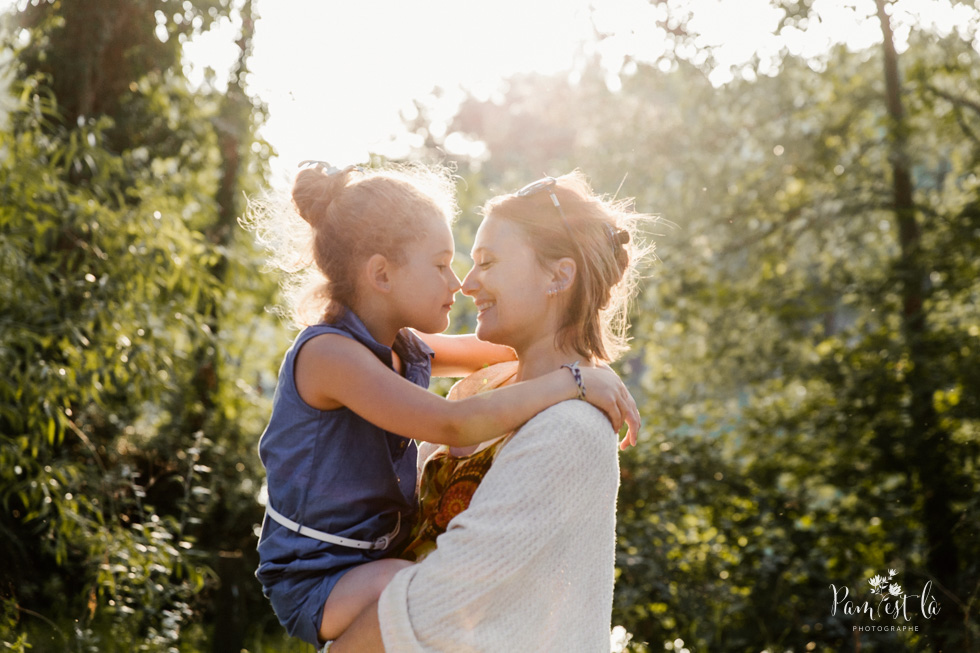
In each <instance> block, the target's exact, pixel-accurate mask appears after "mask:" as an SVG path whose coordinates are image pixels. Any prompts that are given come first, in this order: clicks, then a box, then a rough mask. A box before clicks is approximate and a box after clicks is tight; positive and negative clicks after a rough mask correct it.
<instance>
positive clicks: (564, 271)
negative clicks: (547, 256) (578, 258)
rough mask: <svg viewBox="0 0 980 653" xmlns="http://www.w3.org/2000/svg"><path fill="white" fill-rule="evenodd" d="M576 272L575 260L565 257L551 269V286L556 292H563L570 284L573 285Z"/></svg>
mask: <svg viewBox="0 0 980 653" xmlns="http://www.w3.org/2000/svg"><path fill="white" fill-rule="evenodd" d="M577 270H578V269H577V267H576V265H575V259H573V258H572V257H570V256H565V257H563V258H560V259H558V260H557V261H555V262H554V264H553V265H552V268H551V273H552V284H553V285H554V287H555V288H556V290H557V291H558V292H563V291H565V290H568V289H569V288H571V287H572V284H573V283H575V274H576V272H577Z"/></svg>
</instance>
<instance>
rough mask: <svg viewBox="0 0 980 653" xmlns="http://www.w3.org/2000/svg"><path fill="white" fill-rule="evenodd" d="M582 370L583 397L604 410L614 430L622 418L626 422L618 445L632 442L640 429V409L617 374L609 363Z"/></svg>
mask: <svg viewBox="0 0 980 653" xmlns="http://www.w3.org/2000/svg"><path fill="white" fill-rule="evenodd" d="M581 372H582V383H583V384H584V385H585V400H586V401H587V402H589V403H590V404H592V405H593V406H595V407H596V408H598V409H599V410H601V411H602V412H604V413H605V414H606V416H607V417H608V418H609V422H610V423H611V424H612V427H613V429H615V430H616V432H617V433H618V432H619V430H620V429H621V428H622V427H623V423H624V422H625V423H626V425H627V426H628V429H627V431H626V437H624V438H623V440H622V442H620V443H619V448H620V449H626V447H629V446H635V445H636V435H637V433H638V432H639V430H640V411H639V409H637V407H636V401H634V400H633V395H631V394H630V392H629V390H627V389H626V386H625V385H623V382H622V380H620V378H619V376H617V375H616V373H615V372H613V371H612V370H611V369H609V368H608V367H599V368H596V367H583V368H581Z"/></svg>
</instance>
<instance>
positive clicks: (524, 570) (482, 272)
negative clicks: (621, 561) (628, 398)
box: [331, 173, 640, 653]
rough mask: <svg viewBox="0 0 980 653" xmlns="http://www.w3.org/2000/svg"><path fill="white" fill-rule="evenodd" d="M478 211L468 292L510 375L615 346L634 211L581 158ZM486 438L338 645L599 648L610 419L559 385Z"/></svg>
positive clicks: (610, 352)
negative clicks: (455, 498) (477, 469)
mask: <svg viewBox="0 0 980 653" xmlns="http://www.w3.org/2000/svg"><path fill="white" fill-rule="evenodd" d="M484 214H485V218H484V221H483V223H482V224H481V226H480V229H479V230H478V232H477V236H476V241H475V243H474V248H473V261H474V267H473V270H471V271H470V273H469V274H468V275H467V276H466V279H465V280H464V281H463V293H464V294H466V295H469V296H470V297H472V298H473V300H474V301H475V302H476V305H477V308H478V311H479V313H478V316H477V320H478V326H477V332H476V333H477V335H478V336H479V337H480V339H482V340H487V341H490V342H495V343H498V344H504V345H507V346H510V347H512V348H513V349H514V350H515V351H516V352H517V356H518V364H517V369H516V373H515V374H514V375H513V380H516V381H521V380H527V379H532V378H535V377H537V376H540V375H542V374H544V373H546V372H548V371H551V370H553V369H555V368H556V367H559V366H563V365H568V366H570V367H571V368H572V369H574V368H575V364H576V362H577V363H578V365H581V366H594V365H596V364H601V363H602V362H604V361H608V360H611V359H612V358H613V357H614V356H615V355H617V354H618V353H619V352H621V351H622V349H623V348H624V343H625V338H624V334H623V330H624V329H623V327H624V326H625V320H624V317H625V308H626V306H625V305H626V300H627V298H628V296H629V293H630V290H631V288H632V285H633V280H634V278H635V277H634V272H635V264H636V261H637V258H638V254H640V252H639V250H638V249H637V248H636V246H635V240H634V239H633V238H632V234H633V230H634V224H635V221H636V219H637V218H638V217H639V216H637V215H636V214H634V213H632V212H631V211H629V210H628V209H627V207H626V206H625V205H624V204H623V203H618V204H614V203H610V202H607V201H604V200H602V199H601V198H599V197H597V196H596V195H594V194H593V192H592V190H591V189H590V188H589V185H588V183H587V182H586V181H585V179H584V178H583V177H582V176H581V175H579V174H576V173H573V174H571V175H566V176H564V177H561V178H559V179H553V178H545V179H542V180H540V181H538V182H534V183H533V184H530V185H528V186H526V187H525V188H523V189H521V190H520V191H518V192H517V193H514V194H511V195H505V196H501V197H498V198H494V199H492V200H490V201H489V202H488V204H487V206H486V207H485V211H484ZM617 327H618V328H617ZM493 376H495V375H494V374H493V373H492V372H491V374H489V375H488V376H487V377H486V378H487V379H488V381H489V379H490V378H491V377H493ZM497 376H499V375H497ZM504 376H506V375H504ZM475 385H477V386H479V385H481V383H480V382H477V383H476V384H475ZM488 385H489V383H488ZM585 390H586V391H587V389H585ZM491 446H495V447H496V450H495V452H494V454H493V456H492V460H491V462H492V465H490V466H489V469H486V470H485V473H484V475H483V477H482V481H480V483H479V487H478V488H477V489H476V491H475V492H474V493H473V494H472V498H471V499H470V500H469V505H468V508H467V509H466V510H465V511H463V512H461V513H460V514H458V516H456V517H455V518H454V519H452V521H451V523H449V524H448V528H447V529H446V531H445V532H444V533H442V534H441V535H440V536H439V538H438V542H437V544H438V547H437V548H436V549H435V550H434V551H432V552H431V553H428V552H427V551H425V552H426V553H428V555H427V557H425V559H424V560H422V561H421V562H420V563H419V564H416V565H412V566H411V567H409V568H406V569H404V570H402V571H401V572H399V573H398V574H397V575H396V576H395V577H394V579H393V580H392V581H391V583H390V584H389V585H388V587H387V588H386V589H385V591H384V593H383V594H382V595H381V598H380V600H379V601H378V603H377V607H375V606H370V607H368V609H367V610H365V612H363V613H362V614H361V616H360V617H359V618H358V620H357V621H356V622H355V623H354V625H353V626H352V627H351V628H350V629H349V630H348V631H347V632H346V633H345V634H344V635H343V636H342V637H341V638H340V639H339V640H337V642H336V643H335V644H334V647H333V648H332V649H331V651H332V653H346V652H354V651H356V652H362V651H388V652H389V653H397V652H400V651H412V652H423V651H425V652H429V651H447V652H448V651H453V652H456V651H608V649H609V626H610V614H611V610H612V595H613V573H614V556H615V511H616V492H617V490H618V485H619V470H618V461H617V454H616V434H615V433H614V432H613V430H612V428H611V427H610V426H609V422H608V420H606V419H605V417H604V416H603V415H602V413H601V412H599V411H598V410H596V409H594V408H592V407H591V406H589V405H587V404H586V403H585V402H581V401H566V402H563V403H560V404H557V405H556V406H553V407H551V408H549V409H547V410H545V411H544V412H542V413H540V414H539V415H537V416H536V417H534V418H533V419H531V420H530V421H528V422H527V423H526V424H524V426H522V427H521V428H520V429H519V430H518V431H517V432H516V433H515V434H513V435H512V436H509V437H508V438H506V440H504V441H498V442H497V443H495V444H494V445H491ZM453 453H454V454H456V455H457V456H458V457H461V456H465V455H467V454H471V453H472V452H467V451H456V452H453ZM477 453H479V452H477ZM472 455H476V454H472ZM444 458H445V456H444ZM457 459H461V458H457ZM425 474H426V476H428V475H429V472H428V469H427V470H426V472H425ZM426 480H427V479H426V478H423V481H422V483H423V486H424V485H425V483H426ZM423 512H426V511H425V507H424V506H423ZM424 526H425V525H424V524H423V528H424ZM423 548H424V547H423Z"/></svg>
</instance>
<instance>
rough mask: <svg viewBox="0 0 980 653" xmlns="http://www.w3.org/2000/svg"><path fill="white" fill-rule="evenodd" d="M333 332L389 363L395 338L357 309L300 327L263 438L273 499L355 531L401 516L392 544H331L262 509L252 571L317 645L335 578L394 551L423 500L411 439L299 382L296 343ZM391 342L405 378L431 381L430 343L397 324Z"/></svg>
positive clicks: (307, 520)
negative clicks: (378, 547)
mask: <svg viewBox="0 0 980 653" xmlns="http://www.w3.org/2000/svg"><path fill="white" fill-rule="evenodd" d="M328 333H333V334H339V335H342V336H345V337H347V338H351V339H353V340H356V341H357V342H359V343H361V344H362V345H364V346H365V347H367V348H368V349H370V350H371V352H372V353H374V355H375V356H377V357H378V359H379V360H380V361H381V362H383V363H384V364H385V365H387V366H388V367H389V368H391V367H392V355H391V352H392V348H389V347H387V346H385V345H382V344H380V343H378V342H377V341H376V340H374V338H373V337H372V336H371V334H370V333H369V332H368V330H367V328H366V327H365V326H364V324H363V323H362V322H361V320H360V319H359V318H358V317H357V316H356V315H354V313H353V312H351V311H346V312H345V313H344V314H343V315H342V316H341V317H340V319H338V320H337V322H336V323H334V324H317V325H314V326H311V327H307V328H306V329H304V330H303V331H302V332H301V333H300V334H299V335H298V336H297V337H296V340H295V341H294V342H293V345H292V347H290V349H289V351H287V352H286V355H285V358H284V360H283V363H282V366H281V368H280V370H279V382H278V385H277V386H276V392H275V396H274V397H273V402H272V416H271V417H270V420H269V425H268V426H267V427H266V429H265V432H264V433H263V434H262V438H261V439H260V441H259V457H260V458H261V460H262V464H263V465H264V466H265V470H266V478H267V484H268V494H269V498H268V501H269V504H270V505H271V506H272V507H273V508H274V509H275V510H276V511H278V512H279V513H281V514H282V515H283V516H285V517H286V518H288V519H290V520H292V521H295V522H298V523H299V524H302V525H303V526H306V527H309V528H312V529H316V530H318V531H322V532H326V533H330V534H332V535H337V536H341V537H346V538H350V539H354V540H367V541H372V540H375V539H377V538H379V537H381V536H383V535H385V534H387V533H390V532H391V531H392V530H394V529H395V525H396V523H398V520H399V519H400V520H401V527H400V530H399V532H398V534H397V535H396V536H395V537H394V538H393V540H392V542H391V544H390V545H389V546H388V548H387V549H385V550H383V551H372V550H362V549H356V548H350V547H345V546H339V545H336V544H327V543H324V542H321V541H319V540H316V539H313V538H310V537H306V536H304V535H300V534H298V533H295V532H293V531H292V530H290V529H288V528H286V527H284V526H282V525H281V524H280V523H278V522H277V521H274V520H273V519H271V518H269V516H268V515H267V516H266V518H265V520H264V522H263V524H262V534H261V536H260V538H259V544H258V552H259V568H258V570H257V571H256V573H255V575H256V577H257V578H258V579H259V581H260V582H261V583H262V588H263V592H264V594H265V596H266V597H267V598H268V599H269V600H270V601H271V602H272V607H273V609H274V610H275V612H276V616H277V617H278V618H279V622H280V623H281V624H282V625H283V626H284V627H285V628H286V630H287V632H289V634H290V635H292V636H295V637H299V638H300V639H302V640H304V641H306V642H309V643H311V644H313V645H314V646H319V644H320V642H319V641H318V638H317V631H318V630H319V627H320V619H321V617H322V614H323V604H324V602H326V600H327V597H328V596H329V595H330V592H331V590H333V587H334V585H336V584H337V581H338V580H340V577H341V576H343V575H344V573H346V572H347V571H349V570H350V569H351V568H352V567H354V566H356V565H360V564H363V563H365V562H369V561H371V560H377V559H380V558H385V557H389V556H390V555H391V554H392V553H394V552H395V551H396V550H397V549H398V548H399V546H400V545H401V544H402V543H404V541H405V539H406V538H407V537H408V536H409V534H410V533H411V530H412V523H413V520H414V518H415V512H416V508H417V502H416V498H415V492H416V473H417V471H416V458H417V450H416V446H415V442H414V441H412V440H410V439H408V438H403V437H401V436H398V435H395V434H394V433H389V432H388V431H385V430H383V429H381V428H378V427H377V426H375V425H373V424H371V423H370V422H368V421H366V420H364V419H363V418H361V417H359V416H358V415H356V414H355V413H354V412H353V411H351V410H349V409H348V408H346V407H343V408H338V409H336V410H329V411H321V410H317V409H315V408H313V407H311V406H310V405H309V404H307V403H306V402H304V401H303V400H302V399H301V398H300V396H299V394H298V392H297V391H296V383H295V378H294V367H295V361H296V354H297V352H299V350H300V348H301V347H302V346H303V345H304V344H305V343H306V342H308V341H309V340H310V339H311V338H314V337H316V336H319V335H323V334H328ZM393 349H394V351H395V353H397V354H398V356H399V358H401V360H402V371H403V374H404V376H405V378H407V379H408V380H409V381H411V382H413V383H415V384H417V385H419V386H421V387H423V388H426V387H428V385H429V377H430V375H431V371H432V350H431V349H430V348H429V347H428V346H427V345H426V344H425V343H424V342H422V341H421V340H420V339H418V338H417V337H416V336H415V335H414V334H412V333H411V332H410V331H408V330H402V331H401V332H400V333H399V334H398V337H397V338H396V340H395V344H394V348H393Z"/></svg>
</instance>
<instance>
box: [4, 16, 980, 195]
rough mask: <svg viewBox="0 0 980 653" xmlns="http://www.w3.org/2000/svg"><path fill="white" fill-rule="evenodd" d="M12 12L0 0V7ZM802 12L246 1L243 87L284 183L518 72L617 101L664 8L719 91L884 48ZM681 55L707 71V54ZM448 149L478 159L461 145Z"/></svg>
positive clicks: (385, 148)
mask: <svg viewBox="0 0 980 653" xmlns="http://www.w3.org/2000/svg"><path fill="white" fill-rule="evenodd" d="M26 1H27V0H20V3H19V4H21V5H22V4H24V3H25V2H26ZM235 1H236V2H239V3H240V2H241V0H235ZM17 4H18V2H17V0H0V10H2V9H5V8H7V7H10V6H14V5H17ZM812 8H813V16H812V18H811V20H810V21H809V23H808V24H806V25H803V26H801V28H800V29H797V28H795V27H790V28H787V29H785V30H784V31H783V33H782V34H781V35H780V36H778V37H777V36H776V35H774V34H773V31H774V30H775V28H776V26H777V24H778V22H779V20H780V18H781V16H782V10H781V9H777V8H775V7H774V6H773V4H772V3H771V2H770V1H769V0H738V1H737V2H736V1H734V0H666V2H665V3H659V4H651V2H649V1H648V0H541V1H540V2H535V3H528V2H524V1H521V0H497V1H496V2H493V3H486V2H478V1H476V0H427V1H426V2H407V1H405V0H362V1H360V2H356V3H353V2H352V3H347V2H339V1H334V0H255V9H256V11H257V13H258V15H259V20H258V22H257V24H256V37H255V44H254V53H253V55H252V58H251V61H250V67H251V75H250V76H249V80H248V81H249V84H250V91H251V92H252V93H253V94H257V95H258V96H259V97H260V98H261V99H262V100H263V101H265V102H266V103H267V104H268V107H269V120H268V123H267V124H266V125H265V126H264V127H263V128H262V132H261V133H262V135H263V136H264V137H265V138H266V139H267V140H268V141H269V142H270V143H272V145H273V147H275V149H276V150H277V151H278V154H279V156H278V160H277V161H274V171H275V172H276V174H277V175H279V176H282V177H285V176H288V175H291V174H292V171H293V167H294V165H295V163H296V162H298V161H300V160H302V159H306V158H316V159H324V160H329V161H333V162H337V163H338V164H341V163H348V162H359V161H364V160H366V159H367V158H368V155H369V153H378V154H384V155H387V156H392V157H399V156H404V155H405V154H406V153H407V152H408V151H409V149H410V148H411V146H412V145H414V144H417V141H418V140H419V137H418V136H417V135H411V134H407V133H406V130H405V128H404V119H405V118H406V117H408V118H410V117H411V116H412V115H413V114H414V113H415V108H414V105H413V101H414V100H420V99H424V101H425V105H426V106H427V107H430V108H431V109H430V110H432V111H434V112H435V114H436V115H435V116H434V117H435V119H436V123H435V125H434V126H435V128H436V129H445V127H446V125H445V121H448V120H449V119H450V118H451V117H452V115H453V114H454V111H455V108H456V107H457V106H458V103H459V102H460V101H461V100H462V99H463V98H464V97H465V95H466V94H467V93H470V94H473V95H476V96H477V97H481V98H490V97H493V96H494V95H495V94H499V92H500V88H501V84H502V80H504V79H506V78H507V77H508V76H510V75H513V74H515V73H521V72H538V73H542V74H554V73H562V72H566V73H567V74H569V75H570V79H572V80H574V79H576V77H575V75H576V70H577V69H579V68H580V67H581V64H582V63H583V61H584V58H585V57H591V56H597V57H598V59H599V61H600V62H601V64H602V66H603V68H604V69H605V70H606V71H607V74H606V85H607V86H608V87H609V89H610V91H612V92H616V91H618V89H619V88H620V87H621V79H620V78H621V76H622V75H630V74H632V73H633V72H635V71H636V70H637V62H639V63H649V64H654V65H657V66H658V67H660V69H662V70H668V69H669V68H670V66H671V63H670V61H669V60H668V59H667V58H666V57H665V55H666V54H667V53H668V52H669V51H670V49H671V48H673V47H674V46H675V45H676V44H675V43H674V41H675V37H674V36H673V35H672V34H670V33H669V31H668V30H667V29H665V28H664V26H663V25H662V23H663V22H664V21H665V20H666V19H667V17H668V9H669V11H670V12H672V14H673V15H679V16H680V17H681V18H682V19H683V20H684V21H685V22H686V23H687V29H688V30H690V31H691V32H693V33H695V35H696V38H695V45H696V46H697V47H698V48H704V47H710V48H711V49H712V55H713V57H714V59H715V60H716V61H717V62H718V66H717V68H715V69H714V70H713V71H712V72H711V73H710V75H709V78H710V80H711V82H712V83H713V84H716V85H719V84H725V83H728V82H729V81H731V80H733V79H735V78H736V77H743V78H746V79H750V80H751V79H754V78H755V76H756V75H757V74H763V75H766V74H773V73H775V72H776V71H777V70H778V67H779V61H780V57H781V52H782V51H783V50H785V51H788V52H789V53H791V54H793V55H797V56H801V57H804V58H806V59H808V60H810V61H811V66H812V67H814V68H815V69H820V68H821V67H822V66H823V65H825V64H824V63H823V57H824V55H825V54H826V53H827V51H828V50H829V49H830V47H832V46H833V45H836V44H843V45H845V46H846V47H848V48H850V49H854V50H857V49H862V48H867V47H870V46H873V45H874V44H875V43H877V42H879V41H880V39H881V35H880V27H879V25H878V23H877V17H876V14H875V4H874V1H873V0H814V2H813V5H812ZM890 10H891V13H892V21H893V25H894V29H895V37H896V45H897V47H898V48H899V51H902V50H904V49H905V48H906V47H907V40H908V37H909V33H910V26H911V25H912V24H914V23H920V24H923V25H926V26H930V27H932V28H934V29H936V30H937V31H939V32H940V33H949V32H951V31H953V30H964V33H965V29H966V28H965V25H966V18H965V17H966V16H967V15H968V13H969V11H971V10H970V9H969V8H967V7H965V6H963V5H954V4H953V3H952V2H951V0H897V1H896V2H895V3H894V4H892V5H890ZM974 27H975V26H974ZM237 31H238V27H237V26H236V25H232V24H230V23H229V21H223V22H221V23H218V24H217V25H215V26H214V27H213V28H212V30H211V31H210V32H209V33H207V34H204V35H202V36H200V37H198V38H196V39H195V40H194V41H193V42H190V43H187V44H186V46H185V57H184V60H185V65H186V66H187V71H188V76H189V78H190V79H191V81H192V83H195V84H201V83H203V82H204V80H205V79H206V78H207V73H206V70H207V68H211V69H213V71H214V74H213V76H212V78H213V79H212V82H211V83H214V84H215V85H216V86H217V87H218V88H222V87H223V86H224V84H225V81H226V80H225V78H226V77H227V75H228V71H229V69H230V67H231V65H232V63H233V61H234V58H235V56H236V48H235V45H234V41H235V38H236V37H237ZM597 33H598V34H600V35H602V38H600V39H598V40H597V39H596V38H595V34H597ZM687 54H688V55H691V56H693V57H696V58H699V59H696V60H699V61H702V62H705V61H707V60H708V59H707V54H706V53H704V52H689V53H687ZM754 61H757V62H758V63H753V62H754ZM437 89H438V90H437ZM434 91H435V92H434ZM440 120H441V121H443V124H442V125H440V124H439V121H440ZM447 146H450V147H451V148H452V150H453V151H454V152H457V153H465V154H467V155H471V156H481V155H482V154H485V151H483V150H481V148H482V145H481V144H479V143H471V142H467V141H466V140H465V139H463V138H461V137H455V138H453V139H452V140H451V142H450V143H447Z"/></svg>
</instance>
